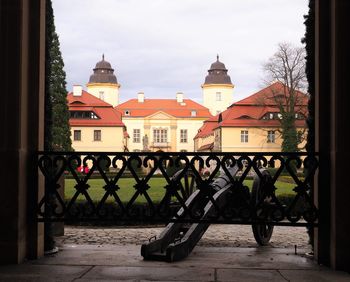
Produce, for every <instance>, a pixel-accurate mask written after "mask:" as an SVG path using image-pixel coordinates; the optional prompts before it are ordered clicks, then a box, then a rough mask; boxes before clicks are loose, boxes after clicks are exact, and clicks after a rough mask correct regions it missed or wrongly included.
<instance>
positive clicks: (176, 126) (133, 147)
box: [123, 111, 205, 152]
mask: <svg viewBox="0 0 350 282" xmlns="http://www.w3.org/2000/svg"><path fill="white" fill-rule="evenodd" d="M204 120H205V118H194V117H192V118H176V117H174V116H171V115H168V114H166V113H164V112H161V111H159V112H157V113H155V114H153V115H150V116H147V117H140V118H137V117H123V123H124V124H125V125H126V127H127V130H128V133H129V136H130V139H129V143H128V149H129V151H130V152H134V151H142V150H145V149H148V150H150V151H160V150H161V151H165V152H179V151H188V152H192V151H193V150H194V141H193V138H194V136H195V135H196V134H197V132H198V129H199V128H200V127H201V126H202V124H203V121H204ZM155 130H163V132H164V130H165V131H166V139H165V140H155V139H154V137H155V133H154V131H155ZM135 133H136V134H135ZM181 133H182V135H181ZM146 135H147V138H148V142H147V144H145V141H144V140H145V139H144V138H145V136H146ZM181 136H182V137H184V138H181ZM145 146H147V148H145Z"/></svg>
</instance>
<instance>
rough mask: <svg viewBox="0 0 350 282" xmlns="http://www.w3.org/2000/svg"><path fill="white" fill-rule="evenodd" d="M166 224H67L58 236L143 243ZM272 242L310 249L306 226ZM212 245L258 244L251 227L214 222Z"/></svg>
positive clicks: (206, 240)
mask: <svg viewBox="0 0 350 282" xmlns="http://www.w3.org/2000/svg"><path fill="white" fill-rule="evenodd" d="M163 228H164V227H139V228H101V227H88V228H87V227H81V226H79V227H78V226H65V235H64V236H62V237H57V242H58V243H59V244H93V245H103V244H112V245H128V244H135V245H141V244H142V243H144V242H145V241H148V239H149V238H151V237H153V236H157V235H158V234H159V233H160V232H161V231H162V230H163ZM270 243H271V244H270V245H271V246H272V247H277V248H294V246H295V245H296V246H297V247H298V248H303V249H309V248H310V245H309V244H308V235H307V232H306V228H305V227H280V226H277V227H275V229H274V232H273V235H272V238H271V241H270ZM198 245H199V246H208V247H209V246H212V247H256V246H257V243H256V242H255V239H254V236H253V232H252V229H251V226H247V225H211V226H210V227H209V228H208V230H207V232H206V233H205V234H204V235H203V237H202V239H201V240H200V241H199V243H198Z"/></svg>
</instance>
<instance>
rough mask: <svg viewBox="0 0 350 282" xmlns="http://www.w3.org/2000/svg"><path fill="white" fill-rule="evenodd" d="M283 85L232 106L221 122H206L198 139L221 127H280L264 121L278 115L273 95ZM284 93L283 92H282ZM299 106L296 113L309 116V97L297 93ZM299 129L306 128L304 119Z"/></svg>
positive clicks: (216, 118) (296, 122) (216, 117)
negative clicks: (268, 116)
mask: <svg viewBox="0 0 350 282" xmlns="http://www.w3.org/2000/svg"><path fill="white" fill-rule="evenodd" d="M281 89H283V85H282V84H280V83H274V84H272V85H270V86H269V87H266V88H264V89H262V90H260V91H259V92H257V93H255V94H253V95H251V96H249V97H247V98H245V99H243V100H241V101H238V102H236V103H234V104H232V105H231V106H230V107H229V108H228V109H227V110H225V111H224V112H222V113H221V122H219V115H216V116H215V117H212V118H210V119H208V120H206V121H205V122H204V124H203V126H202V127H201V128H200V129H199V131H198V134H197V135H196V136H195V139H196V138H203V137H206V136H209V135H211V134H213V131H214V129H216V128H219V127H274V128H276V127H280V126H281V125H280V122H279V121H278V120H268V119H263V117H264V115H266V114H267V113H278V112H279V108H278V106H277V103H276V101H275V99H274V98H273V95H274V94H273V93H281V92H280V91H281ZM282 93H283V92H282ZM297 97H298V105H297V106H296V107H295V111H296V112H300V113H302V114H304V116H305V117H306V116H307V113H308V112H307V103H308V96H307V95H306V94H304V93H302V92H300V91H297ZM295 124H296V126H297V127H305V126H306V123H305V120H304V119H301V120H296V121H295Z"/></svg>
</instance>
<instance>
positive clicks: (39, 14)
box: [0, 0, 45, 263]
mask: <svg viewBox="0 0 350 282" xmlns="http://www.w3.org/2000/svg"><path fill="white" fill-rule="evenodd" d="M0 42H1V44H0V48H1V51H0V61H1V63H0V69H1V75H0V81H1V92H0V95H1V103H0V132H1V133H0V136H1V137H0V151H1V169H0V179H1V188H0V189H1V197H0V218H1V220H0V222H1V232H0V250H1V252H0V263H20V262H22V261H23V259H24V258H36V257H38V256H41V255H42V254H43V230H42V226H41V224H40V225H38V224H37V223H35V222H34V220H33V217H34V214H35V203H36V202H37V198H38V196H39V195H38V194H39V193H41V192H42V191H41V190H42V189H43V186H42V183H38V181H39V182H40V181H41V180H40V178H39V180H38V177H37V175H38V171H37V169H36V165H35V158H34V156H35V152H37V151H38V150H42V149H43V140H44V138H43V132H44V131H43V125H44V112H43V111H44V104H43V103H44V83H45V0H28V1H27V0H22V1H21V0H1V1H0ZM38 187H39V191H38Z"/></svg>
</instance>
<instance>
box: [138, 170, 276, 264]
mask: <svg viewBox="0 0 350 282" xmlns="http://www.w3.org/2000/svg"><path fill="white" fill-rule="evenodd" d="M227 172H229V174H230V175H231V177H229V176H228V175H227ZM238 172H239V168H238V166H232V167H230V166H228V167H227V169H226V172H225V173H220V176H218V177H217V178H215V179H214V180H213V181H212V182H211V183H210V184H209V188H210V189H206V190H205V189H197V190H195V191H194V192H193V193H192V194H191V195H190V196H189V197H188V198H187V200H186V202H185V207H186V209H185V208H184V207H181V208H180V209H179V210H178V212H177V218H182V219H184V218H186V216H187V217H188V219H191V218H197V219H200V220H201V221H205V220H207V219H210V218H213V217H215V213H216V212H217V210H218V209H220V210H222V209H224V208H225V207H230V206H232V205H237V204H239V202H241V199H240V198H239V197H238V196H239V194H241V196H242V193H243V194H245V195H244V197H245V198H249V202H250V204H251V205H253V206H254V205H257V204H258V203H261V202H263V203H264V205H265V206H268V205H273V203H271V198H268V197H267V198H266V199H263V201H262V199H261V198H262V197H266V196H265V194H264V193H263V191H262V187H263V184H264V183H263V182H266V181H269V180H270V179H271V176H270V174H269V172H268V171H267V170H260V172H261V175H262V176H263V177H262V178H260V177H255V179H254V182H253V187H252V190H251V191H249V189H248V188H247V187H244V186H241V187H243V190H241V191H240V192H239V193H237V192H236V191H235V189H233V188H234V187H233V186H234V184H233V183H232V181H231V180H232V179H233V177H235V176H236V175H237V173H238ZM180 175H181V172H178V173H176V174H175V175H174V176H173V177H172V181H179V179H178V178H179V176H180ZM186 182H188V181H186ZM191 183H192V184H193V183H196V181H192V182H191ZM197 184H198V183H197ZM186 190H191V189H186ZM264 210H265V207H260V208H259V209H257V210H256V213H257V214H258V215H259V213H262V212H264ZM189 211H190V212H191V213H192V215H191V216H190V215H189V214H188V213H189ZM189 221H190V220H189ZM209 225H210V223H207V222H200V223H188V222H185V223H183V222H177V221H176V220H174V222H171V223H169V224H168V225H167V226H166V227H165V229H164V230H163V231H162V232H161V234H160V235H159V236H158V238H156V239H155V240H153V241H151V240H150V241H149V242H147V243H145V244H142V246H141V255H142V256H143V258H144V260H158V261H167V262H173V261H179V260H182V259H184V258H186V257H187V256H188V255H189V254H190V253H191V251H192V250H193V248H194V247H195V246H196V244H197V243H198V242H199V240H200V239H201V238H202V236H203V234H204V233H205V231H206V230H207V229H208V227H209ZM252 230H253V235H254V238H255V240H256V242H257V243H258V244H259V245H267V244H268V242H269V240H270V238H271V235H272V232H273V226H271V225H268V224H265V223H263V222H261V223H260V222H259V223H256V224H252Z"/></svg>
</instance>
